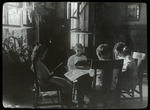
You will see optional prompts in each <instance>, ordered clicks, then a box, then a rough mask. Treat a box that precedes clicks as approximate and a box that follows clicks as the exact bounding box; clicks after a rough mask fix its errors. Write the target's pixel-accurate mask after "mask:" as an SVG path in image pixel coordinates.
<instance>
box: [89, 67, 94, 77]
mask: <svg viewBox="0 0 150 110" xmlns="http://www.w3.org/2000/svg"><path fill="white" fill-rule="evenodd" d="M89 75H90V76H91V77H93V76H94V69H90V71H89Z"/></svg>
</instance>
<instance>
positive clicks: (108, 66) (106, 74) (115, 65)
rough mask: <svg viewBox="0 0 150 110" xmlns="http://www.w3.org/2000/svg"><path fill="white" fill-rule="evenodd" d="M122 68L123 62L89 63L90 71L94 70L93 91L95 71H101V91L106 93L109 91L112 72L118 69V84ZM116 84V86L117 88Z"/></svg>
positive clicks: (104, 61)
mask: <svg viewBox="0 0 150 110" xmlns="http://www.w3.org/2000/svg"><path fill="white" fill-rule="evenodd" d="M122 67H123V60H122V59H120V60H102V61H99V60H95V61H92V62H91V69H94V77H93V90H95V86H96V75H97V74H96V72H97V69H102V70H103V85H102V89H103V91H107V90H110V89H111V84H112V75H113V70H114V69H119V71H118V82H119V79H120V78H119V77H120V75H121V72H122ZM118 82H117V86H116V87H118Z"/></svg>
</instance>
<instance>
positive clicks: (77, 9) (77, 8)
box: [70, 2, 89, 49]
mask: <svg viewBox="0 0 150 110" xmlns="http://www.w3.org/2000/svg"><path fill="white" fill-rule="evenodd" d="M86 5H87V6H86ZM70 9H71V30H75V31H76V30H77V31H88V12H89V11H88V3H87V2H80V3H78V2H75V3H71V8H70ZM85 14H87V17H85ZM76 43H81V44H82V45H83V46H85V47H88V34H86V33H80V32H79V33H78V32H75V33H71V35H70V49H72V48H73V46H74V45H75V44H76Z"/></svg>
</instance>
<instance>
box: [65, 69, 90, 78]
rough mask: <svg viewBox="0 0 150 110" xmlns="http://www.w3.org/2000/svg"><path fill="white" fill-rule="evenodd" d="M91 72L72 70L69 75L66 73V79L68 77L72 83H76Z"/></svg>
mask: <svg viewBox="0 0 150 110" xmlns="http://www.w3.org/2000/svg"><path fill="white" fill-rule="evenodd" d="M89 72H90V70H81V69H74V70H70V71H68V72H67V73H65V74H64V75H65V77H67V78H68V79H69V80H70V81H74V80H76V79H78V78H79V77H81V76H83V75H85V74H89Z"/></svg>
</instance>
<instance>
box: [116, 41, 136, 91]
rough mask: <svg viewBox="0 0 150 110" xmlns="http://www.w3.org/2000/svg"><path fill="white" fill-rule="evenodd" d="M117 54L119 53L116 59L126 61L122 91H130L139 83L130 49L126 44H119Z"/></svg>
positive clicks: (123, 70) (122, 78)
mask: <svg viewBox="0 0 150 110" xmlns="http://www.w3.org/2000/svg"><path fill="white" fill-rule="evenodd" d="M116 52H117V53H118V54H117V55H116V59H124V63H123V69H122V75H121V89H124V90H130V89H131V88H135V87H136V85H137V83H138V74H137V67H136V64H135V62H134V60H133V58H132V56H131V51H130V49H129V48H128V47H127V46H126V45H125V44H124V43H119V44H118V45H117V46H116Z"/></svg>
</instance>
